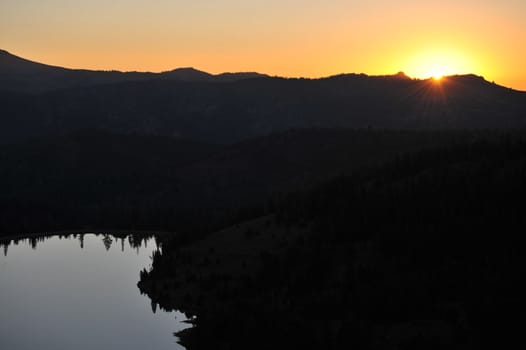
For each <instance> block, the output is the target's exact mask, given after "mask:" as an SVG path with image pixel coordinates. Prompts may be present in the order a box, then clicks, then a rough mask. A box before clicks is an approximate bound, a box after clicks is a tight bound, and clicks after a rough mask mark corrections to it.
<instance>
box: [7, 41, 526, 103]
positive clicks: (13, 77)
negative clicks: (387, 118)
mask: <svg viewBox="0 0 526 350" xmlns="http://www.w3.org/2000/svg"><path fill="white" fill-rule="evenodd" d="M45 73H49V74H50V76H42V74H45ZM33 74H37V76H35V75H33ZM74 75H77V76H74ZM0 78H1V79H2V80H1V81H0V90H9V91H17V92H30V93H40V92H47V91H51V90H58V89H64V88H75V87H84V86H91V85H99V84H108V83H110V84H111V83H120V82H124V81H144V80H155V79H172V80H180V81H191V82H233V81H238V80H244V79H254V78H280V79H299V80H326V79H345V78H378V79H399V80H408V81H409V80H417V81H427V80H433V78H428V79H417V78H412V77H410V76H408V75H407V74H405V73H404V72H402V71H400V72H398V73H395V74H386V75H368V74H365V73H340V74H335V75H329V76H325V77H319V78H305V77H281V76H270V75H268V74H265V73H259V72H255V71H247V72H244V71H242V72H222V73H218V74H212V73H209V72H206V71H203V70H200V69H197V68H195V67H179V68H174V69H170V70H166V71H161V72H151V71H120V70H90V69H82V68H67V67H61V66H56V65H50V64H46V63H41V62H37V61H33V60H30V59H27V58H24V57H21V56H17V55H14V54H12V53H10V52H9V51H7V50H4V49H0ZM451 78H454V79H464V80H466V81H468V80H478V81H483V82H485V83H487V84H491V85H497V86H500V85H498V84H495V83H490V82H489V81H487V80H485V79H484V77H482V76H479V75H476V74H456V75H450V76H444V77H443V78H442V79H443V80H445V79H451ZM45 80H52V82H49V81H47V82H46V81H45ZM501 87H503V88H506V87H504V86H501ZM506 89H509V88H506ZM512 90H514V91H518V92H522V91H520V90H515V89H512ZM525 93H526V92H525Z"/></svg>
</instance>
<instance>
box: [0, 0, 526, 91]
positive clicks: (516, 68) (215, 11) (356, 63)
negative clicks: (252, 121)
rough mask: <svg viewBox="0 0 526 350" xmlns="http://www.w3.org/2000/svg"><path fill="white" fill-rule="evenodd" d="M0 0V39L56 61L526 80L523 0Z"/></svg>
mask: <svg viewBox="0 0 526 350" xmlns="http://www.w3.org/2000/svg"><path fill="white" fill-rule="evenodd" d="M0 1H1V2H0V48H2V49H5V50H8V51H10V52H12V53H14V54H16V55H19V56H22V57H25V58H29V59H32V60H35V61H40V62H44V63H49V64H54V65H60V66H65V67H72V68H88V69H118V70H140V71H163V70H170V69H173V68H176V67H187V66H193V67H196V68H198V69H202V70H206V71H209V72H211V73H219V72H223V71H259V72H263V73H268V74H272V75H282V76H305V77H319V76H327V75H332V74H338V73H343V72H356V73H361V72H363V73H367V74H390V73H396V72H398V71H404V72H405V73H406V74H408V75H410V76H412V77H419V78H427V77H429V76H432V75H435V74H455V73H459V74H461V73H475V74H478V75H483V76H484V77H485V78H486V79H487V80H490V81H495V82H497V83H499V84H501V85H504V86H509V87H513V88H516V89H521V90H526V69H525V67H526V1H525V0H500V1H499V0H477V1H475V0H455V1H452V0H441V1H424V0H420V1H417V0H398V1H392V0H370V1H356V0H324V1H321V0H279V1H278V0H253V1H250V0H193V1H189V0H184V1H182V0H149V1H147V0H112V1H107V0H104V1H103V0H90V1H75V0H0Z"/></svg>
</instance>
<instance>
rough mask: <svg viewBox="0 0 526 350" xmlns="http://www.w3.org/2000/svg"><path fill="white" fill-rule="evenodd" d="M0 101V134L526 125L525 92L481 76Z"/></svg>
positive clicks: (65, 93) (133, 87) (191, 135)
mask: <svg viewBox="0 0 526 350" xmlns="http://www.w3.org/2000/svg"><path fill="white" fill-rule="evenodd" d="M185 72H186V73H185V74H187V73H189V72H188V71H185ZM192 72H193V73H192V74H191V75H193V74H195V72H194V71H192ZM197 74H198V75H200V74H201V73H197ZM0 102H1V104H2V109H3V112H2V119H1V120H0V124H1V125H0V137H1V140H2V141H3V142H18V141H20V140H24V139H27V138H28V137H44V136H47V135H57V134H63V133H67V132H71V131H74V130H78V129H84V128H97V129H104V130H108V131H111V132H118V133H133V134H152V135H165V136H177V137H182V138H186V139H194V140H200V141H203V142H212V143H215V142H220V143H232V142H237V141H239V140H243V139H249V138H252V137H257V136H262V135H266V134H269V133H272V132H277V131H283V130H288V129H291V128H318V127H329V128H371V127H372V128H390V129H440V128H442V129H444V128H445V129H459V128H460V129H461V128H470V129H480V128H519V127H524V126H526V93H521V92H517V91H513V90H510V89H505V88H503V87H500V86H498V85H494V84H491V83H488V82H486V81H485V80H483V79H482V78H479V77H475V76H452V77H448V78H444V79H442V80H441V81H440V82H436V81H434V80H412V79H408V78H407V77H405V76H400V75H395V76H379V77H369V76H366V75H342V76H335V77H331V78H325V79H318V80H306V79H282V78H260V79H244V80H238V81H233V82H224V83H217V82H208V81H200V82H188V81H171V80H170V81H169V80H150V81H143V82H128V83H119V84H109V85H101V86H96V87H85V88H77V89H68V90H61V91H54V92H48V93H44V94H38V95H23V94H16V95H14V94H13V93H0Z"/></svg>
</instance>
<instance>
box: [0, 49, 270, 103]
mask: <svg viewBox="0 0 526 350" xmlns="http://www.w3.org/2000/svg"><path fill="white" fill-rule="evenodd" d="M263 76H265V75H262V74H258V73H223V74H219V75H217V76H216V75H212V74H209V73H206V72H201V71H198V70H196V69H193V68H179V69H174V70H171V71H167V72H162V73H150V72H119V71H92V70H86V69H68V68H62V67H56V66H50V65H46V64H42V63H37V62H33V61H29V60H26V59H24V58H21V57H17V56H15V55H12V54H10V53H9V52H7V51H4V50H0V91H2V90H7V91H14V92H28V93H41V92H46V91H52V90H60V89H68V88H75V87H85V86H93V85H100V84H111V83H119V82H125V81H144V80H155V79H169V80H181V81H218V82H219V81H235V80H240V79H247V78H255V77H263Z"/></svg>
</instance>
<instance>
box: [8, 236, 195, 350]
mask: <svg viewBox="0 0 526 350" xmlns="http://www.w3.org/2000/svg"><path fill="white" fill-rule="evenodd" d="M137 242H138V240H137V239H132V238H129V237H126V238H124V239H121V238H115V237H113V236H109V235H105V236H103V235H99V236H96V235H93V234H85V235H83V237H82V236H78V235H77V236H76V237H69V238H59V237H51V238H48V239H46V240H44V241H39V242H38V243H37V244H35V243H36V241H35V240H33V242H31V241H22V242H19V243H18V245H13V244H11V245H10V246H9V247H8V249H7V251H5V250H6V249H5V247H3V248H4V251H0V348H1V349H5V350H18V349H24V350H26V349H53V350H60V349H68V350H71V349H76V350H78V349H90V350H93V349H112V350H113V349H131V350H133V349H143V350H144V349H152V350H157V349H171V350H174V349H179V350H180V349H184V348H183V347H182V346H180V345H179V344H177V343H176V341H177V338H176V337H174V336H173V333H174V332H177V331H179V330H182V329H184V328H187V327H188V325H187V324H186V323H182V321H184V320H185V319H186V318H185V316H184V315H183V314H181V313H178V312H165V311H162V310H159V308H158V307H157V306H156V305H152V304H151V301H150V299H149V298H148V297H147V296H146V295H141V293H140V291H139V289H138V288H137V282H138V281H139V273H140V271H141V270H142V269H144V268H149V267H150V264H151V259H150V257H151V255H152V252H153V251H155V250H156V249H157V244H156V242H155V240H154V239H145V240H141V241H139V242H140V243H141V244H140V245H139V244H138V243H137ZM81 246H82V248H81ZM4 254H6V255H4ZM154 310H155V312H154Z"/></svg>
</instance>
